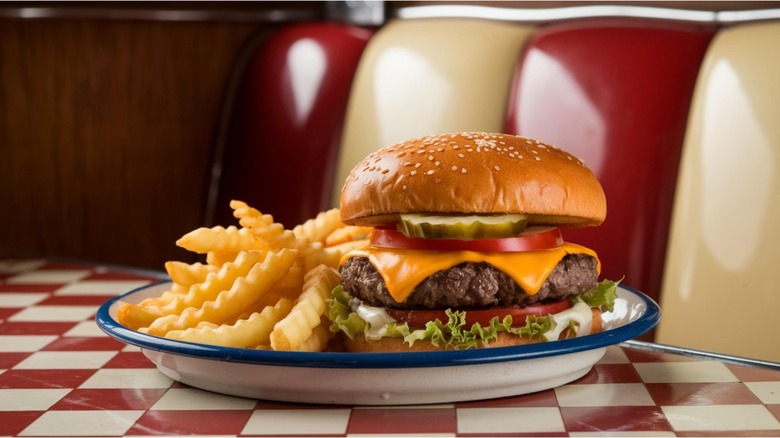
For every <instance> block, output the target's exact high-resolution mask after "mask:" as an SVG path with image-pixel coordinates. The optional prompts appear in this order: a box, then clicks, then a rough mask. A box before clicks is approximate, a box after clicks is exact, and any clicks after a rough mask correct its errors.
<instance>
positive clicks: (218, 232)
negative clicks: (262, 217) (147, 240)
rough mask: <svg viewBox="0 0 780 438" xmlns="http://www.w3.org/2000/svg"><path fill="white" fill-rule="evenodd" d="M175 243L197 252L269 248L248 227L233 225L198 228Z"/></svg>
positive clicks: (235, 251) (236, 251)
mask: <svg viewBox="0 0 780 438" xmlns="http://www.w3.org/2000/svg"><path fill="white" fill-rule="evenodd" d="M176 245H178V246H180V247H182V248H184V249H186V250H188V251H192V252H196V253H198V254H206V253H208V252H209V251H216V252H234V253H238V252H240V251H248V250H265V249H269V248H268V245H267V244H266V243H265V242H263V240H262V239H258V238H257V237H256V236H255V235H253V234H252V233H251V232H250V231H249V230H248V229H246V228H237V227H235V226H233V225H231V226H229V227H227V228H225V227H220V226H216V227H212V228H206V227H201V228H198V229H196V230H193V231H190V232H189V233H187V234H185V235H184V236H182V237H181V238H179V240H177V241H176Z"/></svg>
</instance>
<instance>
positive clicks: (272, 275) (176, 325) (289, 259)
mask: <svg viewBox="0 0 780 438" xmlns="http://www.w3.org/2000/svg"><path fill="white" fill-rule="evenodd" d="M297 253H298V252H297V251H296V250H291V249H282V250H280V251H279V252H273V251H269V252H268V253H267V254H266V257H265V260H263V262H262V263H257V264H255V265H254V266H253V267H252V269H251V270H250V271H249V273H248V274H247V276H246V277H239V278H238V279H236V281H235V283H233V285H232V287H231V288H230V290H226V291H222V292H220V293H219V295H218V296H217V298H216V300H214V301H207V302H205V303H203V306H201V307H200V308H195V307H188V308H186V309H184V311H183V312H182V313H181V314H180V315H168V316H164V317H162V318H158V319H156V320H155V321H154V322H153V323H152V324H151V325H149V327H148V328H147V329H146V330H142V331H145V332H146V333H149V334H151V335H155V336H164V335H165V333H167V332H169V331H171V330H183V329H186V328H190V327H195V326H197V325H198V323H200V322H201V321H208V322H211V323H214V324H223V323H224V322H226V321H230V320H233V319H235V318H236V317H237V316H238V315H240V314H241V313H242V312H243V311H244V309H246V308H247V307H249V306H251V305H252V304H253V303H255V302H256V301H258V300H259V299H260V298H261V297H262V296H263V294H265V293H266V292H268V290H269V289H270V288H271V287H272V286H273V285H274V284H275V283H277V282H278V281H279V280H281V279H282V278H283V277H284V276H285V275H287V271H289V269H290V266H292V264H293V261H294V260H295V257H296V256H297Z"/></svg>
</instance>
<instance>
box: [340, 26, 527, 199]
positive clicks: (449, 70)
mask: <svg viewBox="0 0 780 438" xmlns="http://www.w3.org/2000/svg"><path fill="white" fill-rule="evenodd" d="M533 30H534V27H532V26H525V25H518V24H516V23H514V24H513V23H501V22H495V21H487V20H475V19H448V20H436V19H432V20H426V19H421V20H395V21H391V22H389V23H388V24H387V25H385V26H384V27H382V28H381V29H380V30H379V31H378V32H377V33H376V34H375V35H374V37H373V38H372V39H371V41H370V42H369V44H368V46H367V47H366V50H365V52H364V54H363V58H362V59H361V62H360V65H359V66H358V69H357V72H356V73H355V79H354V82H353V86H352V92H351V95H350V100H349V105H348V107H347V114H346V117H345V121H344V134H343V140H342V143H341V155H340V157H339V160H338V164H337V168H336V179H335V180H336V181H344V180H346V178H347V175H349V172H350V170H352V168H353V167H354V166H355V165H356V164H357V163H359V162H360V160H362V159H363V157H365V156H366V155H368V154H369V153H371V152H373V151H374V150H376V149H377V148H378V146H383V145H391V144H393V143H396V142H399V141H403V140H407V139H409V138H414V137H420V136H423V135H429V134H438V133H442V132H456V131H488V132H497V131H501V130H502V128H503V126H504V120H505V113H506V106H507V102H508V99H509V90H510V86H511V83H512V74H513V72H514V67H515V64H516V63H517V59H518V57H519V56H520V52H521V50H522V48H523V45H524V42H525V40H526V39H527V37H528V36H529V35H530V34H531V32H532V31H533ZM340 192H341V185H340V184H336V185H335V186H334V191H333V204H334V205H338V198H339V194H340Z"/></svg>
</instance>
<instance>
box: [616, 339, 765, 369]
mask: <svg viewBox="0 0 780 438" xmlns="http://www.w3.org/2000/svg"><path fill="white" fill-rule="evenodd" d="M620 345H621V346H623V347H628V348H635V349H637V350H645V351H654V352H658V353H669V354H680V355H683V356H690V357H695V358H698V359H712V360H718V361H721V362H725V363H730V364H734V365H743V366H751V367H759V368H768V369H771V370H777V371H780V362H772V361H769V360H763V359H753V358H750V357H741V356H732V355H729V354H721V353H712V352H709V351H702V350H694V349H692V348H686V347H677V346H674V345H666V344H656V343H652V342H644V341H637V340H633V339H632V340H629V341H625V342H622V343H621V344H620Z"/></svg>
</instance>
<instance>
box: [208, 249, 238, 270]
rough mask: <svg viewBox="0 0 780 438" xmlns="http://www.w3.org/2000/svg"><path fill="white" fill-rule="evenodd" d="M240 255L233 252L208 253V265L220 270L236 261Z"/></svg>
mask: <svg viewBox="0 0 780 438" xmlns="http://www.w3.org/2000/svg"><path fill="white" fill-rule="evenodd" d="M236 257H238V254H236V253H234V252H231V251H209V252H208V253H206V263H208V264H209V265H210V266H214V267H217V268H220V267H222V266H224V265H225V263H230V262H232V261H235V260H236Z"/></svg>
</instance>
